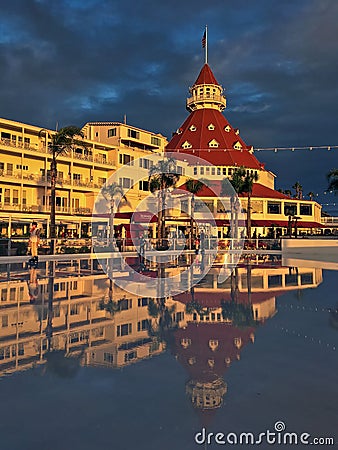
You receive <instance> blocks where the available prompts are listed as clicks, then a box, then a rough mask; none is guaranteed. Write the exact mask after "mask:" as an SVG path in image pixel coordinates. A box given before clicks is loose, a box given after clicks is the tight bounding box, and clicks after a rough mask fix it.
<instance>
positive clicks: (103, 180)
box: [97, 177, 107, 186]
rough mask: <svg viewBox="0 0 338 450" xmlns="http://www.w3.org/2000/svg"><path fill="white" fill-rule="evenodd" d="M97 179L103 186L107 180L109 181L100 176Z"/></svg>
mask: <svg viewBox="0 0 338 450" xmlns="http://www.w3.org/2000/svg"><path fill="white" fill-rule="evenodd" d="M97 181H98V183H99V185H100V186H103V185H104V184H105V182H106V181H107V179H106V178H104V177H98V178H97Z"/></svg>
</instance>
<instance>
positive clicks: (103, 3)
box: [0, 0, 338, 202]
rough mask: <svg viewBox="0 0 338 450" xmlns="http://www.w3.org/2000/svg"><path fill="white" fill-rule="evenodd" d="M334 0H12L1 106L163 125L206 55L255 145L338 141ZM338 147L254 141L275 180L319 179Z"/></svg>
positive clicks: (27, 116)
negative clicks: (312, 148)
mask: <svg viewBox="0 0 338 450" xmlns="http://www.w3.org/2000/svg"><path fill="white" fill-rule="evenodd" d="M337 18H338V2H337V1H336V0H292V1H283V2H281V1H280V0H257V1H254V2H248V1H246V0H237V1H233V0H213V1H210V2H205V1H201V0H196V1H194V2H192V1H190V0H187V1H182V0H181V1H177V0H172V1H170V2H153V1H147V0H139V1H131V0H125V1H123V2H121V1H114V0H82V1H78V0H68V1H65V0H59V1H58V2H50V1H47V0H12V1H10V2H3V4H2V11H1V18H0V56H1V61H2V70H1V73H0V80H1V89H0V108H1V111H0V115H1V116H2V117H5V118H8V119H13V120H18V121H23V122H28V123H32V124H34V125H37V126H41V127H50V128H54V127H55V124H56V123H57V122H58V124H59V126H63V125H69V124H75V125H78V126H82V125H83V124H84V123H85V122H87V121H97V120H106V121H122V120H123V117H124V115H125V114H126V116H127V122H128V123H130V124H131V125H134V126H138V127H141V128H145V129H148V130H151V131H154V132H159V133H162V134H164V135H166V136H167V137H170V136H171V133H172V132H173V131H174V130H175V129H177V128H178V127H179V126H180V125H181V123H182V122H183V121H184V119H185V118H186V116H187V111H186V110H185V99H186V97H187V96H188V88H189V86H191V85H192V84H193V83H194V81H195V79H196V78H197V75H198V73H199V71H200V69H201V67H202V65H203V62H204V59H203V57H204V56H203V51H202V48H201V38H202V35H203V31H204V26H205V24H207V25H208V31H209V64H210V66H211V68H212V70H213V72H214V74H215V76H216V79H217V80H218V82H219V83H220V84H221V85H222V86H223V87H224V88H225V94H226V96H227V100H228V107H227V109H226V110H225V112H224V114H225V116H226V117H227V119H228V120H229V121H230V123H231V124H232V125H233V126H235V127H237V128H240V130H241V136H242V137H243V139H244V140H245V141H246V142H247V144H250V145H253V146H254V147H279V146H281V147H282V146H311V145H312V146H315V145H337V144H338V130H337V128H338V127H337V117H338V102H337V97H338V96H337V94H338V77H337V74H338V58H337V42H338V27H337ZM337 153H338V150H335V151H331V152H327V151H322V150H321V151H319V150H318V151H313V152H311V153H310V152H309V151H305V152H299V153H297V152H294V153H291V152H287V153H283V154H281V153H277V154H275V153H270V152H266V153H263V152H262V153H258V154H257V156H258V158H259V159H260V160H261V161H263V162H266V167H267V168H269V169H271V170H272V171H273V172H275V173H277V174H278V178H277V187H282V188H289V187H290V185H292V184H293V183H294V182H295V181H297V180H298V181H300V183H301V184H302V185H303V187H304V192H305V193H307V192H309V191H314V192H318V193H319V194H320V198H321V199H323V200H324V199H326V198H329V201H330V202H334V201H335V198H334V197H333V195H326V196H323V192H324V190H325V188H326V180H325V174H326V173H327V172H328V170H329V169H331V168H332V167H338V161H337Z"/></svg>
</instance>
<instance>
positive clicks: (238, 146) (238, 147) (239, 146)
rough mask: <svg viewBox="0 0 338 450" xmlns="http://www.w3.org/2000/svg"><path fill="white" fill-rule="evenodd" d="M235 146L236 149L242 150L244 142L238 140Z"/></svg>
mask: <svg viewBox="0 0 338 450" xmlns="http://www.w3.org/2000/svg"><path fill="white" fill-rule="evenodd" d="M233 147H234V149H235V150H240V149H241V148H242V144H241V143H240V142H239V141H236V142H235V143H234V145H233Z"/></svg>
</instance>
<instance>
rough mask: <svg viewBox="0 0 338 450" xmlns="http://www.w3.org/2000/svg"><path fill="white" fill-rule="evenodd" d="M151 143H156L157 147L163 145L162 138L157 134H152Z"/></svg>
mask: <svg viewBox="0 0 338 450" xmlns="http://www.w3.org/2000/svg"><path fill="white" fill-rule="evenodd" d="M151 143H152V145H156V146H157V147H159V146H160V145H161V139H159V138H157V137H155V136H151Z"/></svg>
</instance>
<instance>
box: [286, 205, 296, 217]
mask: <svg viewBox="0 0 338 450" xmlns="http://www.w3.org/2000/svg"><path fill="white" fill-rule="evenodd" d="M284 214H285V215H286V216H295V215H297V204H296V203H284Z"/></svg>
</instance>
